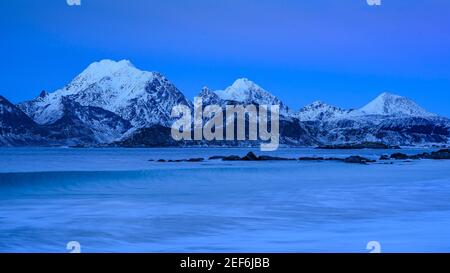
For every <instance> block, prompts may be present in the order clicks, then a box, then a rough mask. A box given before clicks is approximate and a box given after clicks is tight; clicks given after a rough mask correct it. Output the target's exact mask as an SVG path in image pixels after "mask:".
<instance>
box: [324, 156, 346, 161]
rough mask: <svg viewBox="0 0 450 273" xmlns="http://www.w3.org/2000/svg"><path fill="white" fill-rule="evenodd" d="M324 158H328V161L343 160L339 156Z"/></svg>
mask: <svg viewBox="0 0 450 273" xmlns="http://www.w3.org/2000/svg"><path fill="white" fill-rule="evenodd" d="M325 160H328V161H344V159H343V158H339V157H328V158H325Z"/></svg>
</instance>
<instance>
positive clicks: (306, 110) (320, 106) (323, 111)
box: [295, 101, 349, 121]
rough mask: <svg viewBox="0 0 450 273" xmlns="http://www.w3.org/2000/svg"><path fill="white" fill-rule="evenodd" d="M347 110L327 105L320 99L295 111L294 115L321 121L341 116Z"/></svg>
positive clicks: (302, 118) (304, 119) (307, 119)
mask: <svg viewBox="0 0 450 273" xmlns="http://www.w3.org/2000/svg"><path fill="white" fill-rule="evenodd" d="M348 112H349V111H346V110H343V109H341V108H339V107H336V106H333V105H329V104H327V103H324V102H322V101H315V102H313V103H311V104H309V105H306V106H305V107H303V108H302V109H300V111H299V112H297V113H296V114H295V116H296V117H297V118H298V119H300V120H303V121H313V120H320V121H323V120H328V119H333V118H340V117H343V116H344V115H345V114H347V113H348Z"/></svg>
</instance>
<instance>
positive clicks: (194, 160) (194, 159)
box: [186, 158, 205, 162]
mask: <svg viewBox="0 0 450 273" xmlns="http://www.w3.org/2000/svg"><path fill="white" fill-rule="evenodd" d="M204 160H205V159H204V158H190V159H188V160H186V162H202V161H204Z"/></svg>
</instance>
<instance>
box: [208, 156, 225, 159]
mask: <svg viewBox="0 0 450 273" xmlns="http://www.w3.org/2000/svg"><path fill="white" fill-rule="evenodd" d="M225 157H226V156H223V155H215V156H211V157H210V158H209V160H217V159H224V158H225Z"/></svg>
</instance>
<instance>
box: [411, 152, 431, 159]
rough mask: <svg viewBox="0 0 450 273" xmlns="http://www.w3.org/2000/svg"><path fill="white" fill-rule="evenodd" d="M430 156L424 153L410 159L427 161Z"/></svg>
mask: <svg viewBox="0 0 450 273" xmlns="http://www.w3.org/2000/svg"><path fill="white" fill-rule="evenodd" d="M429 156H430V154H429V153H423V154H418V155H412V156H410V157H409V159H416V160H417V159H425V158H428V157H429Z"/></svg>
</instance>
